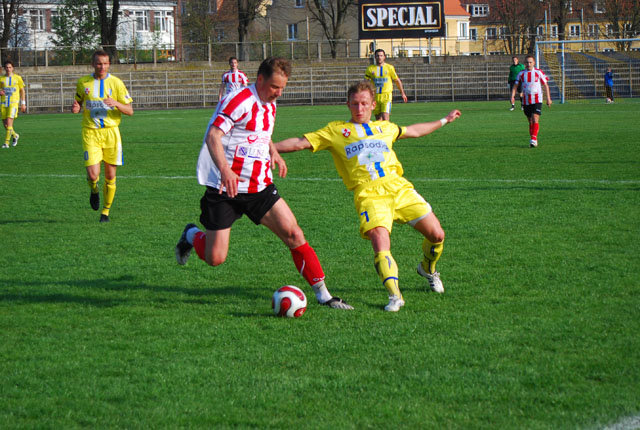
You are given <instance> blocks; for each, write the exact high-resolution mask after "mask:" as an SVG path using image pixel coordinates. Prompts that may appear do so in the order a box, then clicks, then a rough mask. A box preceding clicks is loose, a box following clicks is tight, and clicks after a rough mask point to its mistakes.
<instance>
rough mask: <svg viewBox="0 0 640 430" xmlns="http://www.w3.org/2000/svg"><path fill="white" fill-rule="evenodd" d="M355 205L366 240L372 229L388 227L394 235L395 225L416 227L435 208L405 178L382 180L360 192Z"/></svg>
mask: <svg viewBox="0 0 640 430" xmlns="http://www.w3.org/2000/svg"><path fill="white" fill-rule="evenodd" d="M353 203H354V204H355V206H356V210H357V212H358V216H359V217H360V235H361V236H362V237H363V238H364V239H368V237H367V235H366V232H368V231H369V230H371V229H372V228H375V227H384V228H386V229H387V230H388V231H389V233H391V227H392V226H393V222H394V221H395V222H398V223H400V224H405V223H409V224H411V225H414V224H415V223H416V222H418V221H419V220H421V219H422V218H424V217H425V216H427V215H429V213H430V212H431V205H430V204H429V203H427V201H426V200H425V199H424V198H423V197H422V196H421V195H420V194H418V192H417V191H416V190H415V189H414V188H413V185H412V184H411V182H409V181H407V180H406V179H405V178H403V177H401V176H392V177H384V178H379V179H376V180H375V181H373V182H371V183H370V184H367V185H366V186H364V187H358V188H356V189H355V192H354V194H353Z"/></svg>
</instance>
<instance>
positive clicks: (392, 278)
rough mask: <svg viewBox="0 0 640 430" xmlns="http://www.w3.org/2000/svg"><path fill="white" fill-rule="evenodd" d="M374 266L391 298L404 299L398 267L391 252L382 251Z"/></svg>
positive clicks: (376, 256) (376, 257)
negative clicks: (399, 283)
mask: <svg viewBox="0 0 640 430" xmlns="http://www.w3.org/2000/svg"><path fill="white" fill-rule="evenodd" d="M373 262H374V265H375V267H376V271H377V272H378V276H379V277H380V279H381V280H382V285H384V286H385V288H386V289H387V290H388V291H389V296H398V297H400V298H402V293H401V292H400V287H399V286H398V265H397V264H396V261H395V260H394V259H393V256H392V255H391V251H380V252H378V253H377V254H376V255H375V257H374V260H373Z"/></svg>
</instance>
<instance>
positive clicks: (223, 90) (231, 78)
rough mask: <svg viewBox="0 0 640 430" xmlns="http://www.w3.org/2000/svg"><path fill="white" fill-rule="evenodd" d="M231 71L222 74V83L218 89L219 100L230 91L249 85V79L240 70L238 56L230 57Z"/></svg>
mask: <svg viewBox="0 0 640 430" xmlns="http://www.w3.org/2000/svg"><path fill="white" fill-rule="evenodd" d="M229 67H231V69H229V71H227V72H224V73H223V74H222V84H220V90H218V101H220V100H222V97H224V96H226V95H227V94H229V93H232V92H234V91H236V90H239V89H240V88H243V87H246V86H247V85H249V79H248V78H247V75H245V74H244V72H243V71H242V70H238V59H237V58H236V57H231V58H229Z"/></svg>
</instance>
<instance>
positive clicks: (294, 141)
mask: <svg viewBox="0 0 640 430" xmlns="http://www.w3.org/2000/svg"><path fill="white" fill-rule="evenodd" d="M274 145H275V147H276V149H277V150H278V152H282V153H284V152H295V151H302V150H303V149H309V148H311V144H310V143H309V141H308V140H307V138H306V137H290V138H289V139H285V140H281V141H280V142H276V143H274Z"/></svg>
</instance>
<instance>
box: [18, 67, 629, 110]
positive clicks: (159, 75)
mask: <svg viewBox="0 0 640 430" xmlns="http://www.w3.org/2000/svg"><path fill="white" fill-rule="evenodd" d="M502 60H503V61H501V62H500V63H492V62H486V61H482V59H480V58H478V59H471V58H469V59H467V61H465V62H460V64H453V63H452V64H423V63H415V62H414V63H410V62H408V61H406V60H405V61H400V60H397V61H396V64H395V67H396V71H397V72H398V75H399V77H400V79H401V80H402V82H403V86H404V88H405V92H406V94H407V97H408V99H409V101H410V102H431V101H460V100H506V99H507V98H508V96H509V91H508V88H507V75H508V66H509V63H508V57H505V58H503V59H502ZM612 61H613V60H612ZM616 61H617V62H618V63H617V64H619V66H616V68H615V69H616V70H615V71H616V88H615V91H616V94H617V95H618V96H620V97H636V96H637V95H638V93H639V92H640V60H628V61H627V62H622V61H621V60H619V59H616ZM576 64H578V63H576ZM590 64H595V63H590ZM542 67H543V70H545V72H546V73H547V74H549V76H550V77H551V78H552V80H551V83H550V86H551V90H552V97H553V98H554V99H556V100H557V99H558V98H557V97H558V95H559V94H560V90H559V88H558V83H559V82H560V80H559V77H558V70H557V68H556V67H553V65H551V64H549V65H547V64H546V63H545V64H543V65H542ZM602 67H603V66H602V65H601V64H597V65H593V66H584V65H576V66H575V67H573V68H571V67H569V66H567V70H565V73H566V74H567V76H575V79H576V82H577V80H578V79H579V80H580V82H579V84H580V87H581V88H587V89H588V90H586V91H583V92H580V93H578V94H575V98H594V97H600V96H601V95H602V91H603V90H604V89H603V87H602V73H601V72H602ZM585 70H587V72H585ZM224 71H225V70H224V69H222V68H205V69H203V70H164V71H128V72H123V73H117V74H116V75H117V76H118V77H120V78H121V79H122V80H123V81H124V83H125V85H126V86H127V88H128V89H129V91H130V93H131V96H132V97H133V99H134V103H135V107H136V109H169V108H195V107H214V106H215V105H216V103H217V102H218V89H219V87H220V77H221V75H222V73H223V72H224ZM245 71H246V72H247V73H248V75H249V76H250V77H253V76H255V71H249V70H245ZM364 71H365V66H364V65H348V66H338V65H328V64H320V65H315V64H314V65H313V66H303V67H301V66H296V67H295V68H294V70H293V74H292V76H291V78H290V79H289V83H288V85H287V88H286V89H285V91H284V94H283V96H282V97H281V98H280V99H279V101H278V103H280V104H281V105H316V104H342V103H344V102H345V97H346V90H347V88H348V86H349V85H350V84H352V83H353V82H355V81H357V80H360V79H363V76H364ZM80 76H81V74H80V73H60V74H44V73H38V74H25V75H23V79H24V81H25V84H26V91H27V98H28V104H27V106H28V109H29V112H65V111H69V109H70V107H71V104H72V103H73V97H74V94H75V89H76V82H77V79H78V78H79V77H80ZM394 94H395V96H396V100H395V101H396V102H399V93H398V91H397V90H396V91H395V92H394Z"/></svg>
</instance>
